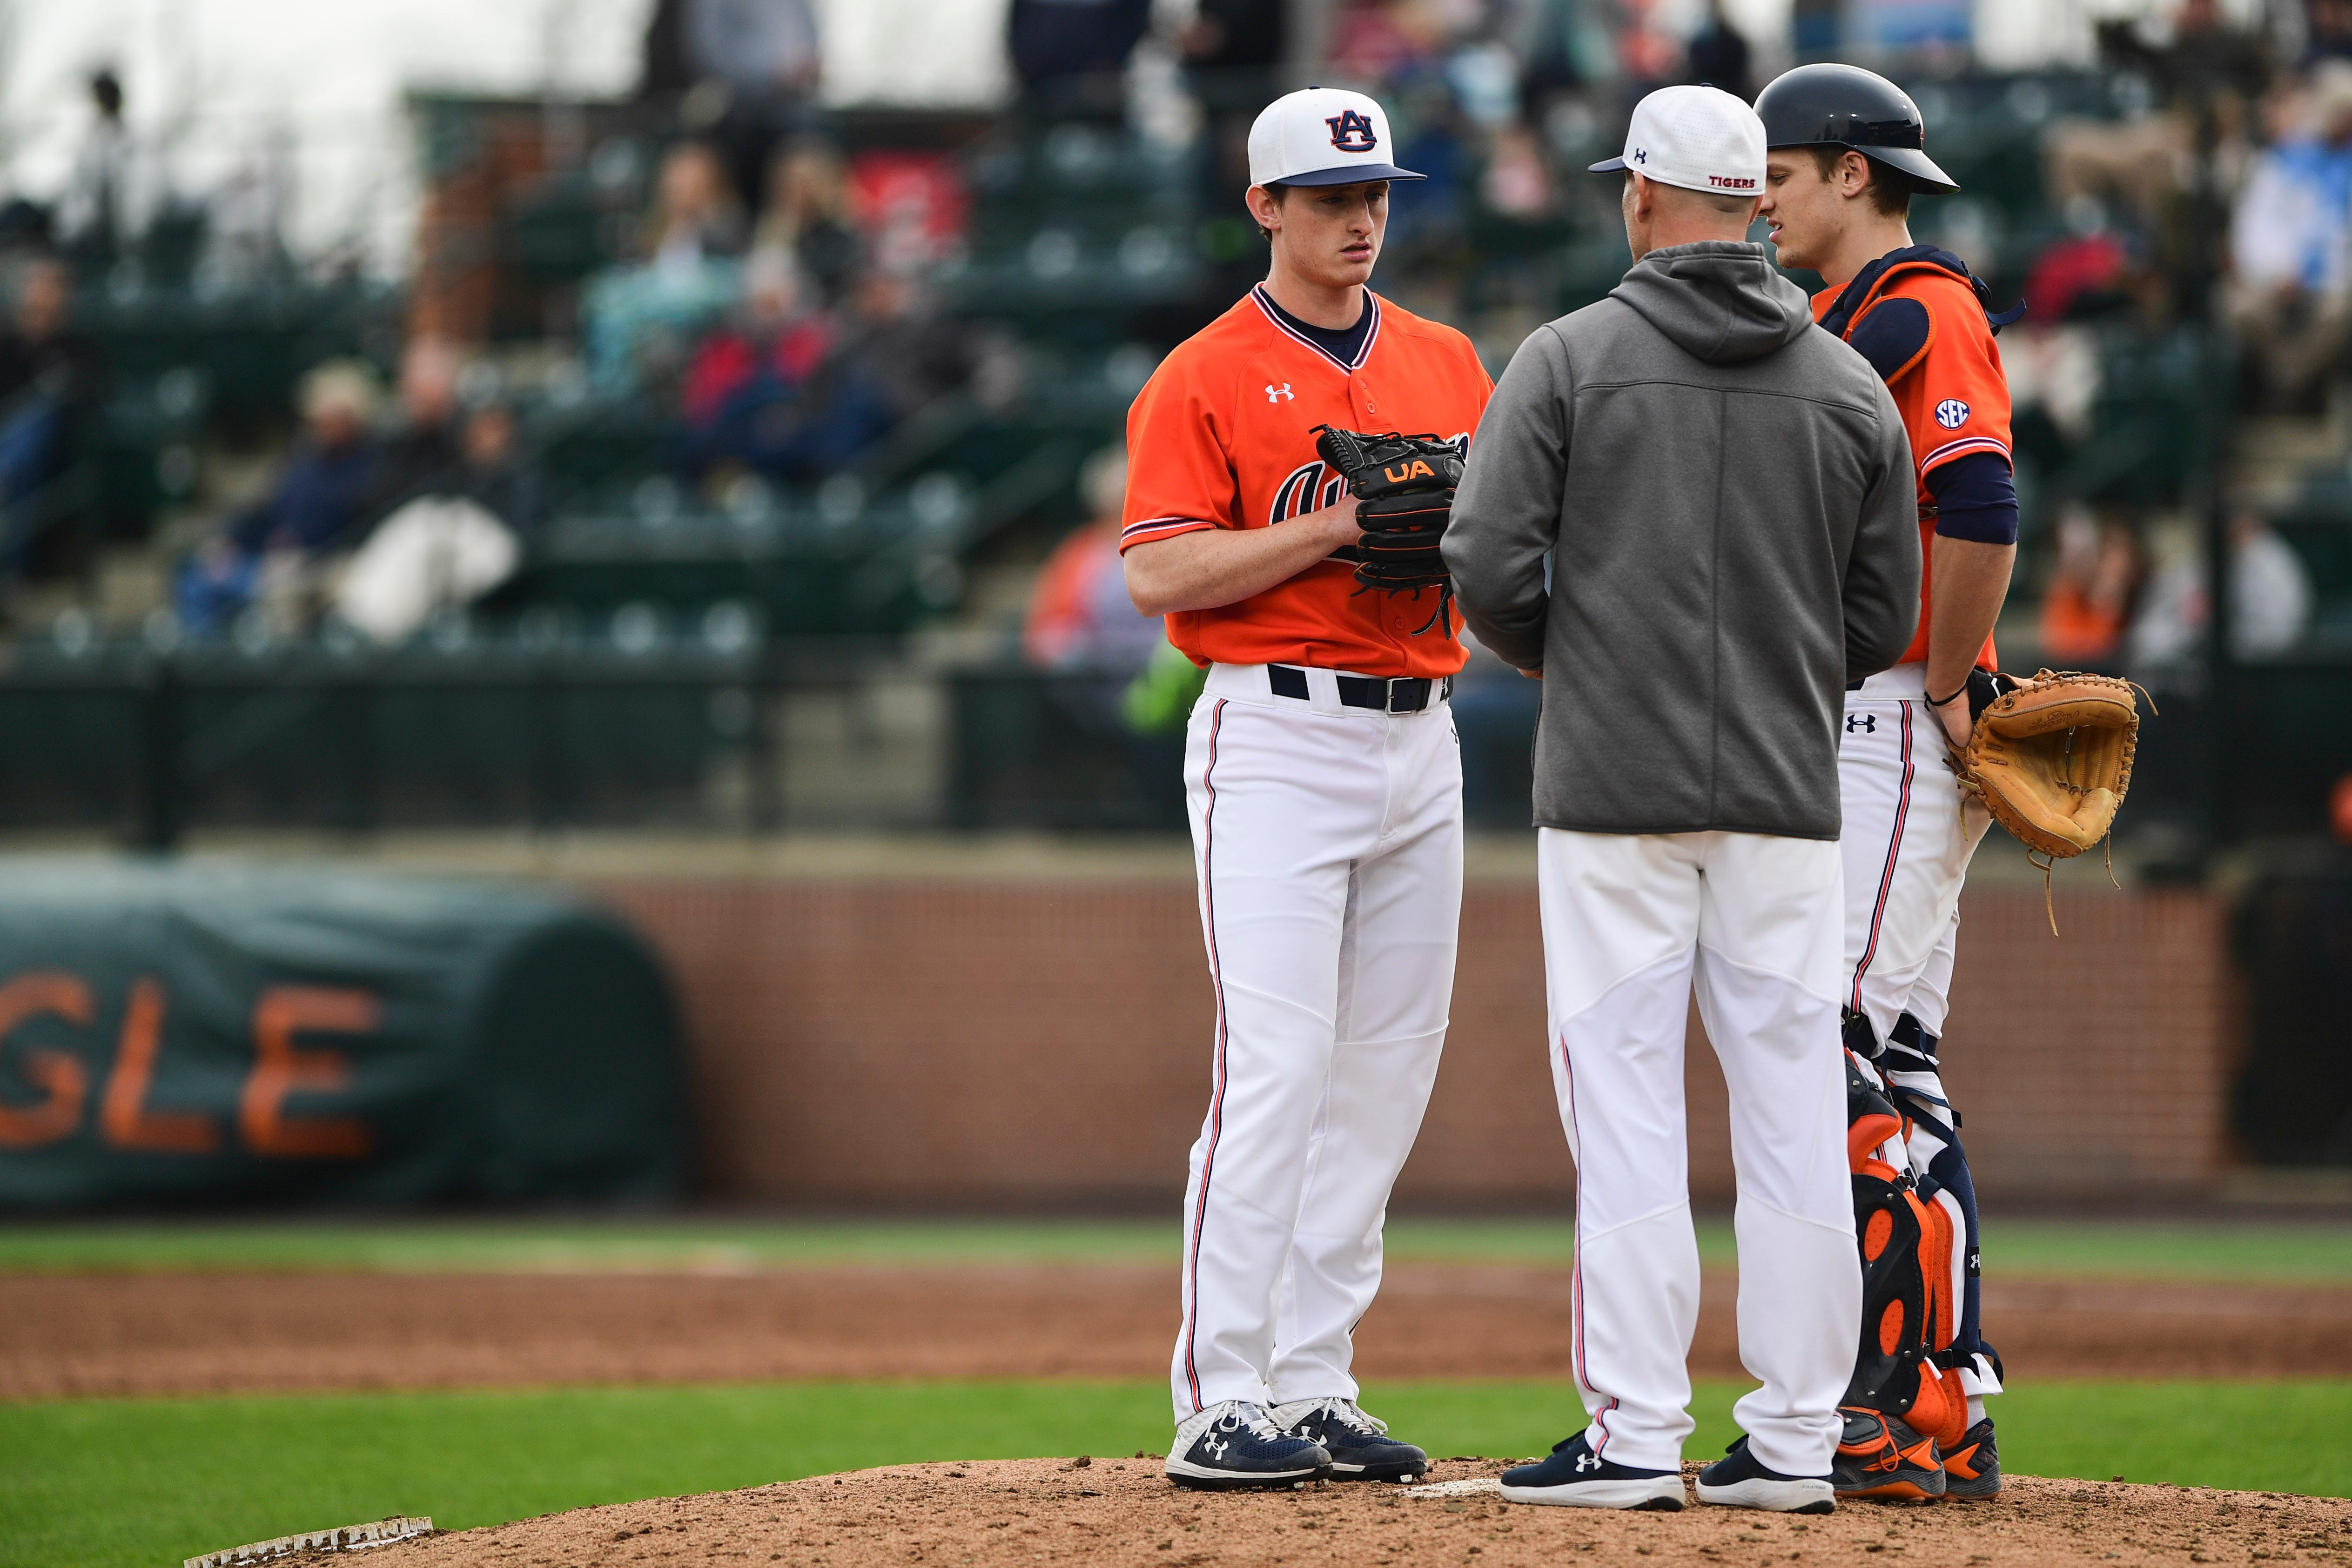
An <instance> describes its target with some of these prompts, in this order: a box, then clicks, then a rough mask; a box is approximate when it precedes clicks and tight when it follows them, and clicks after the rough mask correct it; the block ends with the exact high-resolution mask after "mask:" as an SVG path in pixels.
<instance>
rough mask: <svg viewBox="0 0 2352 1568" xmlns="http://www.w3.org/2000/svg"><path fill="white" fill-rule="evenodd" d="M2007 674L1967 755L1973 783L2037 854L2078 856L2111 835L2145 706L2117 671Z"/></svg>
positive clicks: (1967, 778)
mask: <svg viewBox="0 0 2352 1568" xmlns="http://www.w3.org/2000/svg"><path fill="white" fill-rule="evenodd" d="M1996 678H1997V679H2000V687H2001V688H2002V689H2001V690H2000V695H1999V696H1997V697H1995V698H1994V699H1993V700H1992V701H1990V702H1989V703H1987V704H1986V705H1985V706H1984V708H1983V710H1982V711H1981V712H1980V713H1979V714H1978V715H1977V719H1976V729H1975V733H1974V734H1973V735H1971V736H1970V737H1969V748H1968V750H1966V751H1965V752H1963V753H1961V754H1960V758H1959V774H1960V782H1961V785H1962V787H1963V788H1965V789H1969V790H1971V791H1974V792H1975V793H1977V794H1979V795H1981V796H1982V797H1983V798H1984V803H1985V807H1986V809H1987V810H1990V811H1991V812H1992V814H1993V820H1994V821H1998V822H1999V823H2000V825H2001V826H2002V827H2004V828H2007V829H2008V830H2009V831H2010V832H2011V834H2013V835H2014V836H2015V837H2016V838H2017V840H2018V841H2019V842H2021V843H2022V844H2023V845H2024V846H2025V847H2026V849H2027V850H2029V851H2034V852H2040V853H2042V854H2044V855H2048V856H2051V857H2053V859H2057V860H2065V859H2069V858H2071V857H2073V856H2074V855H2079V854H2081V853H2082V852H2084V850H2087V849H2089V848H2090V847H2091V846H2092V845H2094V844H2095V843H2097V842H2098V841H2100V840H2101V839H2103V838H2105V837H2106V836H2107V829H2108V828H2109V827H2111V826H2113V825H2114V823H2115V820H2116V809H2117V808H2119V807H2120V806H2122V805H2123V803H2124V793H2125V791H2126V790H2127V789H2130V788H2131V772H2132V752H2133V750H2134V748H2135V747H2136V746H2137V742H2138V738H2139V704H2138V703H2137V701H2135V700H2134V698H2133V695H2132V688H2131V685H2129V683H2127V682H2124V681H2119V680H2116V678H2114V677H2113V676H2111V675H2085V674H2077V673H2074V672H2072V671H2061V672H2057V673H2053V672H2051V671H2049V670H2044V671H2042V673H2041V674H2038V675H2036V676H2034V677H2033V680H2032V684H2031V685H2010V684H2009V683H2008V682H2007V680H2006V679H2001V678H1999V677H1996Z"/></svg>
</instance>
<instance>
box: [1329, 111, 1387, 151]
mask: <svg viewBox="0 0 2352 1568" xmlns="http://www.w3.org/2000/svg"><path fill="white" fill-rule="evenodd" d="M1323 123H1324V124H1326V125H1328V126H1329V127H1330V128H1331V145H1332V146H1334V147H1337V148H1338V149H1339V151H1340V152H1370V151H1371V150H1372V149H1373V148H1375V147H1378V146H1379V145H1380V144H1381V139H1380V138H1379V137H1377V136H1375V135H1373V134H1372V122H1371V119H1370V116H1368V115H1365V114H1363V113H1361V112H1360V111H1358V110H1352V109H1349V110H1340V111H1339V113H1338V114H1335V115H1333V116H1332V117H1331V118H1330V119H1328V120H1325V121H1324V122H1323Z"/></svg>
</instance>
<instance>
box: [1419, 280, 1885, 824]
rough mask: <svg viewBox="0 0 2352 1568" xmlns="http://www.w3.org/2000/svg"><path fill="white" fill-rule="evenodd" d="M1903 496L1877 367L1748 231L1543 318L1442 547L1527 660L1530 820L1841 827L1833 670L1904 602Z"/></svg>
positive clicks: (1476, 448)
mask: <svg viewBox="0 0 2352 1568" xmlns="http://www.w3.org/2000/svg"><path fill="white" fill-rule="evenodd" d="M1914 485H1915V480H1914V478H1913V476H1912V472H1911V443H1910V440H1909V438H1908V437H1907V436H1906V435H1905V434H1904V430H1903V421H1902V418H1901V416H1900V415H1898V414H1897V413H1896V412H1895V400H1894V399H1893V398H1891V397H1889V396H1888V395H1887V392H1886V388H1885V384H1884V383H1883V382H1880V381H1879V379H1878V373H1877V372H1876V371H1874V370H1872V369H1871V367H1870V364H1869V361H1865V360H1864V358H1863V357H1862V356H1861V355H1860V354H1858V353H1856V352H1855V351H1854V350H1853V349H1851V348H1849V347H1848V346H1847V345H1846V344H1844V343H1843V342H1841V341H1839V340H1837V339H1836V338H1834V337H1832V335H1830V334H1829V333H1827V332H1824V331H1821V330H1819V329H1816V328H1815V327H1814V325H1813V318H1812V312H1811V309H1810V308H1808V305H1807V301H1806V298H1805V296H1804V294H1803V292H1802V291H1801V290H1800V289H1799V288H1798V287H1796V286H1795V285H1794V284H1792V283H1790V282H1789V281H1788V280H1787V279H1786V278H1783V277H1780V274H1779V273H1778V272H1776V271H1774V270H1773V268H1772V267H1771V264H1770V263H1769V260H1768V259H1767V258H1766V256H1765V253H1764V247H1763V246H1759V245H1749V244H1746V243H1744V242H1740V243H1734V242H1708V243H1705V244H1700V245H1685V246H1673V247H1672V248H1669V249H1665V250H1658V251H1653V252H1651V253H1650V254H1649V255H1648V256H1643V258H1642V259H1641V260H1640V261H1639V262H1637V263H1635V264H1634V266H1633V269H1632V270H1631V271H1629V272H1627V273H1626V274H1625V277H1624V281H1623V282H1622V283H1620V284H1619V285H1618V286H1617V287H1616V288H1615V289H1613V290H1612V291H1611V293H1610V295H1609V298H1606V299H1603V300H1601V301H1600V302H1599V303H1598V304H1595V305H1590V306H1587V307H1586V308H1583V309H1581V310H1579V311H1577V312H1575V313H1574V314H1572V315H1570V316H1565V317H1562V318H1561V319H1559V320H1557V321H1554V322H1551V323H1550V324H1549V325H1548V326H1544V327H1539V328H1538V329H1536V331H1535V333H1534V334H1533V335H1532V336H1531V337H1529V338H1528V340H1527V341H1526V342H1525V343H1524V344H1522V345H1520V348H1519V351H1518V353H1517V355H1516V356H1515V357H1514V358H1513V359H1512V361H1511V364H1510V368H1509V369H1508V370H1507V371H1504V372H1503V379H1502V381H1501V382H1500V383H1499V384H1498V385H1496V388H1495V395H1494V401H1492V402H1489V403H1488V404H1487V405H1486V416H1485V417H1484V418H1483V419H1481V420H1480V421H1479V423H1478V433H1477V436H1476V438H1475V440H1474V441H1473V442H1472V444H1471V448H1470V460H1469V468H1468V472H1467V473H1466V474H1465V476H1464V478H1463V481H1462V486H1461V490H1460V492H1459V494H1458V495H1457V497H1456V498H1455V500H1454V516H1453V520H1452V522H1451V523H1450V524H1449V526H1448V527H1447V529H1446V533H1445V544H1444V550H1445V564H1446V567H1447V569H1448V570H1451V571H1452V572H1453V574H1454V585H1455V589H1456V591H1457V592H1458V593H1459V594H1460V596H1461V603H1462V610H1463V614H1464V618H1465V620H1466V621H1467V622H1469V624H1470V627H1471V629H1472V631H1474V632H1475V633H1476V635H1477V638H1478V640H1479V641H1480V642H1481V643H1485V644H1486V646H1487V647H1488V648H1490V649H1492V650H1493V651H1494V652H1495V653H1496V654H1498V655H1500V656H1501V657H1502V658H1503V659H1504V660H1506V661H1507V662H1508V663H1510V664H1516V665H1517V666H1518V667H1519V668H1521V669H1523V670H1532V669H1536V668H1538V667H1540V668H1541V669H1542V671H1543V717H1542V720H1541V723H1540V724H1539V726H1538V729H1537V734H1536V749H1535V820H1536V823H1537V825H1538V826H1539V827H1549V828H1568V829H1572V830H1575V831H1580V832H1591V833H1682V832H1701V831H1727V832H1744V833H1772V834H1779V835H1781V836H1784V837H1790V838H1801V839H1833V838H1835V837H1837V835H1838V825H1839V814H1838V782H1837V724H1838V717H1839V714H1840V712H1841V711H1842V709H1843V697H1844V688H1845V685H1846V684H1847V683H1848V682H1849V681H1855V680H1859V679H1861V678H1862V677H1864V676H1865V675H1871V674H1876V673H1877V672H1878V671H1880V670H1884V669H1886V668H1888V667H1889V666H1891V665H1892V664H1895V661H1896V660H1897V659H1899V658H1900V657H1901V656H1902V654H1903V652H1904V649H1905V647H1906V645H1907V644H1908V643H1910V641H1911V635H1912V632H1913V631H1914V629H1915V628H1916V625H1917V622H1918V619H1919V580H1920V571H1919V521H1918V512H1917V503H1916V498H1915V491H1914ZM1547 556H1549V558H1550V568H1551V570H1550V573H1549V579H1550V581H1549V589H1547V587H1546V582H1545V579H1546V572H1545V565H1546V557H1547Z"/></svg>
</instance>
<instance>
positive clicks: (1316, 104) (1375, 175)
mask: <svg viewBox="0 0 2352 1568" xmlns="http://www.w3.org/2000/svg"><path fill="white" fill-rule="evenodd" d="M1759 134H1761V133H1760V132H1759ZM1759 145H1761V143H1760V142H1759ZM1394 151H1395V150H1394V148H1392V147H1391V145H1390V143H1389V117H1388V116H1387V115H1385V114H1383V113H1381V106H1380V105H1379V104H1377V103H1374V102H1373V101H1372V100H1371V99H1369V98H1367V97H1365V96H1364V95H1363V94H1362V93H1360V92H1348V91H1346V90H1344V89H1339V88H1336V87H1307V88H1301V89H1298V90H1297V92H1286V93H1284V94H1283V95H1282V96H1281V97H1280V98H1277V99H1275V100H1274V101H1273V102H1272V103H1269V104H1267V105H1266V106H1265V109H1264V110H1261V111H1260V112H1259V114H1258V117H1257V121H1256V123H1255V124H1253V125H1252V126H1251V127H1250V140H1249V159H1250V183H1251V184H1253V185H1276V184H1280V185H1352V184H1355V183H1358V182H1360V181H1364V180H1419V179H1423V178H1425V176H1423V175H1420V174H1416V173H1414V172H1412V170H1410V169H1400V168H1398V167H1397V166H1396V165H1395V164H1393V163H1391V162H1389V158H1390V155H1391V153H1392V152H1394ZM1760 157H1761V154H1759V159H1760ZM1759 166H1760V165H1759Z"/></svg>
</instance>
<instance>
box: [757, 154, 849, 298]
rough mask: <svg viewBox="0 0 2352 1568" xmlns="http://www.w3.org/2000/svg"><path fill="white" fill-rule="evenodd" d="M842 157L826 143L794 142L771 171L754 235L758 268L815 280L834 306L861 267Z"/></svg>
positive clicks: (772, 165)
mask: <svg viewBox="0 0 2352 1568" xmlns="http://www.w3.org/2000/svg"><path fill="white" fill-rule="evenodd" d="M858 248H859V247H858V238H857V234H856V230H855V229H854V228H853V227H852V226H851V224H850V216H849V185H848V181H847V178H846V170H845V167H844V165H843V163H842V161H841V154H840V152H837V151H836V150H835V148H834V147H833V146H832V145H831V144H830V143H829V142H825V141H816V140H814V139H810V140H805V141H796V142H794V143H793V144H792V145H791V146H789V147H786V148H785V149H784V150H783V151H782V152H779V153H778V154H777V155H776V158H775V161H774V162H772V163H771V164H769V165H768V199H767V201H766V202H765V204H763V205H762V206H761V211H760V224H759V226H758V227H757V228H756V229H754V230H753V231H752V233H751V259H752V261H753V263H754V265H755V266H756V265H761V264H764V265H769V266H783V267H793V268H795V269H797V270H798V271H800V272H801V273H803V275H805V276H807V277H811V278H813V279H814V280H815V282H816V284H817V287H819V288H820V289H822V290H823V291H824V298H825V299H826V300H827V301H828V302H830V301H832V300H835V299H836V298H839V297H840V294H841V291H842V288H843V286H844V285H845V283H846V281H847V280H848V277H849V275H850V274H851V272H853V271H854V270H855V269H856V266H857V259H858Z"/></svg>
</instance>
